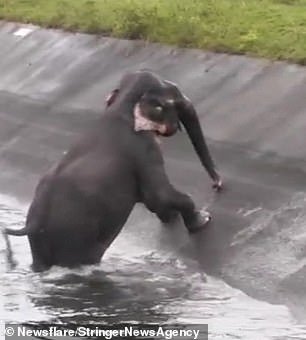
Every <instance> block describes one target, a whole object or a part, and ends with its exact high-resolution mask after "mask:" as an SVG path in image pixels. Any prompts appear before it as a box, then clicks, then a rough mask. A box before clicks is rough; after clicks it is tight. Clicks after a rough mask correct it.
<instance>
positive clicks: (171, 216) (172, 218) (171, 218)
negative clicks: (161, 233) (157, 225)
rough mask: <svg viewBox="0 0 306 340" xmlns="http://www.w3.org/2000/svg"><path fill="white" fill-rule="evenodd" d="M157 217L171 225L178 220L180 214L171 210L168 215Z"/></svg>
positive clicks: (163, 214)
mask: <svg viewBox="0 0 306 340" xmlns="http://www.w3.org/2000/svg"><path fill="white" fill-rule="evenodd" d="M157 216H158V218H159V219H160V220H161V222H162V223H164V224H171V223H174V222H175V221H176V220H177V219H178V217H179V212H178V211H175V210H171V211H168V212H166V213H162V214H158V215H157Z"/></svg>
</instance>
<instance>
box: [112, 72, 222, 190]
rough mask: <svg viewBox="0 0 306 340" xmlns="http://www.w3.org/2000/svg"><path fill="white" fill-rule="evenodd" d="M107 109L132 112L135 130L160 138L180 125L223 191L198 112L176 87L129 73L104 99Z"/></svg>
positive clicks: (151, 76)
mask: <svg viewBox="0 0 306 340" xmlns="http://www.w3.org/2000/svg"><path fill="white" fill-rule="evenodd" d="M106 106H107V107H111V108H114V110H113V111H117V110H116V108H120V107H121V108H124V110H125V112H133V114H134V117H133V119H134V124H135V129H136V130H141V129H142V130H154V131H155V132H156V133H157V134H159V135H162V136H172V135H173V134H175V133H176V132H177V130H180V129H181V124H182V125H183V126H184V128H185V130H186V132H187V134H188V136H189V138H190V140H191V143H192V145H193V147H194V149H195V151H196V153H197V155H198V157H199V159H200V161H201V163H202V165H203V166H204V168H205V169H206V171H207V172H208V174H209V176H210V177H211V179H212V180H213V183H214V184H213V187H214V188H215V189H217V190H220V189H221V188H222V181H221V178H220V176H219V174H218V172H217V170H216V167H215V164H214V162H213V160H212V157H211V155H210V152H209V149H208V146H207V144H206V140H205V137H204V135H203V132H202V129H201V125H200V122H199V118H198V115H197V112H196V110H195V108H194V106H193V104H192V103H191V101H190V100H189V99H188V98H187V97H186V96H185V95H184V94H183V93H182V92H181V91H180V90H179V89H178V87H177V85H176V84H174V83H172V82H170V81H168V80H164V79H162V78H160V77H159V76H158V75H156V74H154V73H153V72H150V71H136V72H130V73H127V74H126V75H124V76H123V77H122V79H121V81H120V84H119V86H118V87H117V88H116V89H115V90H113V91H112V92H111V94H110V95H109V96H108V97H107V99H106ZM118 111H119V112H122V110H118ZM180 123H181V124H180Z"/></svg>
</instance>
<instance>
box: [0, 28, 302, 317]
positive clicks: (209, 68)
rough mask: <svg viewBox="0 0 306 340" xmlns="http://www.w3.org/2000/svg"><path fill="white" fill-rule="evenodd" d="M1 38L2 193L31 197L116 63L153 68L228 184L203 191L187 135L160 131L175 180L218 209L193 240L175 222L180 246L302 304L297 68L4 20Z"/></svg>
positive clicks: (248, 286)
mask: <svg viewBox="0 0 306 340" xmlns="http://www.w3.org/2000/svg"><path fill="white" fill-rule="evenodd" d="M0 46H1V48H0V143H1V144H0V191H1V193H9V194H13V195H15V196H16V197H18V198H20V199H24V200H26V201H27V202H29V200H30V199H31V197H32V194H33V190H34V187H35V185H36V183H37V180H38V178H39V177H40V176H41V175H42V174H43V173H44V171H45V170H46V169H47V168H48V167H49V166H50V164H51V163H52V162H54V161H55V160H57V159H58V158H59V157H60V156H61V154H62V153H63V152H64V151H65V150H66V149H67V148H68V146H69V145H70V143H71V142H72V141H73V140H74V139H75V138H77V136H78V134H79V133H80V132H82V131H84V130H85V129H86V128H88V127H90V126H91V125H92V124H94V122H95V119H96V118H97V117H98V116H99V114H100V113H101V109H102V107H103V105H104V98H105V96H106V95H107V94H108V92H109V91H110V90H112V88H113V87H114V86H115V84H116V83H117V82H118V80H119V79H120V77H121V76H122V74H123V73H124V72H125V71H127V70H133V69H134V70H136V69H139V68H143V67H148V68H151V69H153V70H154V71H157V72H159V73H160V74H161V75H163V76H164V77H166V78H168V79H170V80H172V81H175V82H177V83H178V85H179V86H180V87H181V88H182V89H183V90H184V91H185V93H186V94H187V95H188V96H189V97H190V98H191V99H192V100H193V102H194V103H195V105H196V108H197V110H198V113H199V115H200V117H201V122H202V124H203V128H204V130H205V133H206V136H207V137H208V141H209V145H210V147H211V149H212V152H213V155H214V158H215V160H216V162H217V164H218V167H219V168H220V171H221V173H222V174H223V176H224V178H225V181H226V186H227V188H226V190H225V192H224V193H222V194H221V195H214V194H212V192H211V189H210V187H209V185H210V183H209V180H208V177H207V175H206V174H205V172H203V170H202V169H201V167H200V165H199V162H198V160H197V158H196V157H195V155H194V153H193V150H192V147H191V145H190V143H189V142H188V140H187V138H186V136H185V135H184V134H180V135H178V136H176V137H174V138H172V139H171V140H170V139H169V140H165V142H164V146H163V147H164V150H165V156H166V162H167V168H168V171H169V175H170V177H171V179H172V181H173V182H175V183H176V184H177V185H178V186H179V187H181V188H182V189H183V190H186V191H188V192H189V193H190V194H192V195H193V196H194V197H195V199H196V200H197V203H198V204H199V205H205V204H206V203H208V204H209V208H210V210H212V212H213V214H214V217H215V219H214V223H213V225H212V226H211V227H210V228H208V229H207V230H206V232H203V233H202V234H201V235H197V236H196V237H195V239H192V238H191V239H190V238H188V236H186V234H185V232H184V231H183V228H178V230H177V234H176V233H174V231H173V234H176V238H177V240H178V242H177V247H178V251H180V252H181V253H182V254H185V255H188V256H195V257H196V258H197V259H198V260H199V262H200V264H201V265H202V266H203V268H204V269H205V270H206V271H207V272H209V273H212V274H214V275H218V276H220V277H223V278H224V279H225V280H226V281H227V282H229V283H231V284H232V285H234V286H236V287H239V288H241V289H243V290H244V291H246V292H248V293H250V294H252V295H253V296H255V297H259V298H263V299H267V300H269V301H273V302H286V303H288V304H289V305H291V306H293V307H299V308H303V306H304V307H305V304H306V300H305V296H306V292H305V290H306V288H305V284H304V283H305V278H306V269H305V256H306V227H305V224H306V223H305V212H306V209H305V204H306V194H305V191H306V181H305V178H306V177H305V170H306V161H305V160H306V148H305V144H306V133H305V131H306V116H305V114H306V95H305V94H306V69H305V68H302V67H299V66H295V65H287V64H284V63H271V62H268V61H265V60H253V59H249V58H246V57H237V56H227V55H222V54H218V55H216V54H212V53H204V52H202V51H197V50H178V49H174V48H171V47H164V46H159V45H156V44H145V43H143V42H130V41H123V40H115V39H109V38H101V37H97V36H90V35H83V34H70V33H63V32H61V31H54V30H44V29H40V28H37V27H31V26H23V25H17V24H11V23H2V24H1V25H0ZM140 215H141V213H140ZM154 223H157V222H156V221H155V220H152V224H154ZM153 227H154V226H153ZM153 227H152V228H153ZM168 235H169V234H168ZM170 238H171V236H170ZM294 310H297V311H298V310H299V309H298V308H294Z"/></svg>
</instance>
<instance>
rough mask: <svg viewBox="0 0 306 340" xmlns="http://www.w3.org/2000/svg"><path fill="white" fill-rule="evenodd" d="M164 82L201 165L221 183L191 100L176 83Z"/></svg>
mask: <svg viewBox="0 0 306 340" xmlns="http://www.w3.org/2000/svg"><path fill="white" fill-rule="evenodd" d="M165 83H166V84H167V85H168V86H169V87H170V88H171V90H172V93H173V95H174V98H175V101H176V105H177V111H178V117H179V120H180V122H181V123H182V124H183V126H184V128H185V130H186V132H187V134H188V136H189V138H190V140H191V143H192V145H193V147H194V149H195V151H196V153H197V155H198V157H199V159H200V161H201V163H202V165H203V166H204V168H205V169H206V171H207V172H208V174H209V176H210V177H211V178H212V180H213V181H214V182H215V183H221V180H220V176H219V174H218V172H217V170H216V167H215V164H214V161H213V159H212V157H211V154H210V152H209V149H208V146H207V143H206V140H205V137H204V134H203V131H202V128H201V124H200V121H199V118H198V115H197V112H196V110H195V108H194V106H193V104H192V102H191V101H190V99H189V98H188V97H186V96H185V95H184V94H182V93H181V91H180V90H179V89H178V87H177V86H176V84H174V83H172V82H170V81H165ZM218 185H219V184H218Z"/></svg>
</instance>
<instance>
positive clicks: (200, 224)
mask: <svg viewBox="0 0 306 340" xmlns="http://www.w3.org/2000/svg"><path fill="white" fill-rule="evenodd" d="M211 219H212V217H211V214H210V213H209V212H208V211H205V210H203V211H198V212H196V214H195V216H194V218H193V219H192V220H191V221H188V222H187V223H186V227H187V229H188V231H189V233H190V234H194V233H196V232H198V231H200V230H201V229H203V228H204V227H205V226H206V225H207V224H208V223H209V222H210V221H211Z"/></svg>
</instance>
